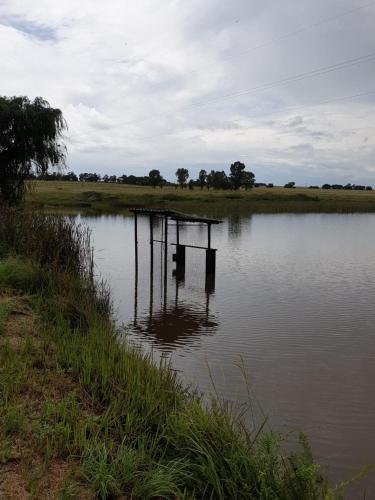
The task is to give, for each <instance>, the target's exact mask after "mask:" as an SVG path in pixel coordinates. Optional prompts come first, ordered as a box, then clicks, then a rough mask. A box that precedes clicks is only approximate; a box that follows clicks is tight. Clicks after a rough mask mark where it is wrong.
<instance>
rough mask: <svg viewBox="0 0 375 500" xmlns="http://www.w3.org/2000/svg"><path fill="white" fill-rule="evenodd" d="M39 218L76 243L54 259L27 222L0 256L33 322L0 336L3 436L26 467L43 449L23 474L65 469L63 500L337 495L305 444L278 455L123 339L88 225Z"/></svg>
mask: <svg viewBox="0 0 375 500" xmlns="http://www.w3.org/2000/svg"><path fill="white" fill-rule="evenodd" d="M14 216H15V215H14V214H12V217H14ZM27 217H32V215H28V216H27ZM36 217H37V219H38V221H42V222H41V223H42V224H44V223H45V224H46V226H47V230H46V231H47V233H48V235H49V236H48V237H51V234H52V235H53V234H54V235H55V236H56V235H59V236H60V237H62V236H64V235H65V236H64V237H65V238H73V239H74V241H72V242H70V243H69V245H68V248H70V249H71V254H64V253H61V252H60V251H59V250H58V254H59V257H58V261H59V266H56V265H55V264H56V261H55V260H54V258H52V257H51V256H48V255H44V252H45V251H49V248H50V246H49V245H47V244H45V245H44V244H42V245H36V246H34V245H33V244H31V243H30V239H29V238H31V236H28V235H24V236H23V235H22V234H20V231H21V229H20V227H22V228H23V229H22V231H27V230H28V229H27V227H28V226H25V225H22V223H20V226H18V229H17V231H16V232H15V234H16V235H17V238H16V240H17V242H18V243H17V251H16V252H15V251H14V250H15V248H13V247H12V246H11V245H10V244H9V241H10V239H8V240H7V241H8V245H7V246H6V247H5V248H4V247H3V255H8V257H6V258H4V259H3V260H2V261H0V291H1V290H5V289H8V290H9V289H10V288H13V289H14V290H15V291H16V292H17V293H18V294H19V293H20V291H22V293H27V294H28V295H29V299H28V300H29V301H30V304H31V305H32V312H31V313H30V314H32V315H33V317H34V321H33V322H31V324H33V325H34V326H33V329H32V331H30V332H28V333H27V332H26V333H25V332H23V333H22V334H21V335H19V336H18V337H19V338H17V339H16V340H17V341H15V339H13V343H12V342H10V341H7V342H5V343H0V391H1V405H2V408H7V412H1V414H0V415H1V416H0V438H1V437H2V436H3V438H4V439H5V441H4V442H5V443H7V442H8V441H6V438H7V437H8V436H9V435H11V436H12V437H13V438H15V437H17V438H18V439H19V440H20V441H22V442H23V443H24V445H23V447H22V446H21V451H22V450H23V451H22V453H21V456H22V457H23V458H22V459H21V460H24V464H23V467H24V469H22V470H25V467H26V469H27V467H29V469H31V466H30V465H28V466H27V465H25V464H31V463H32V462H31V459H30V456H35V455H36V456H37V457H38V460H39V467H40V470H41V471H44V472H43V473H41V474H40V475H39V476H40V477H39V476H38V477H39V479H35V478H31V479H30V478H29V483H30V484H33V485H34V486H33V488H34V489H35V491H37V489H38V484H41V481H44V483H45V482H46V476H47V477H54V476H53V471H54V470H55V469H56V470H59V471H61V470H65V475H63V477H62V478H61V477H60V483H59V482H58V481H55V483H56V484H60V487H59V493H58V495H57V493H56V497H60V498H74V495H76V497H77V498H79V495H80V493H79V492H81V491H85V494H86V497H88V498H94V497H97V498H102V499H105V498H134V499H138V498H139V499H148V498H150V499H151V498H171V499H194V498H196V499H206V498H207V499H219V500H221V499H223V500H224V499H245V498H246V499H263V500H271V499H272V500H273V499H281V500H284V499H285V500H287V499H288V500H301V499H307V500H310V499H311V500H318V499H329V498H338V495H336V494H335V492H334V491H333V490H331V489H329V487H328V486H327V484H326V482H325V481H323V479H322V477H321V473H320V469H319V466H318V465H317V464H316V463H315V462H314V460H313V458H312V456H311V453H310V452H309V450H308V447H307V445H306V443H305V442H304V441H303V442H302V443H301V446H300V448H299V450H296V452H295V453H293V454H285V453H284V452H283V451H282V448H283V439H282V437H281V436H280V435H276V434H273V433H265V432H262V433H254V434H253V433H251V432H243V431H241V427H240V425H239V422H238V420H237V419H236V417H235V416H234V414H232V412H231V411H230V408H229V407H228V406H226V405H221V404H219V403H217V402H215V401H213V402H212V404H211V405H210V407H209V408H206V407H205V406H204V405H203V403H202V401H201V400H200V398H199V396H198V395H197V394H196V393H195V392H194V391H191V390H188V389H186V388H184V387H183V386H182V385H181V384H180V382H179V380H178V379H177V378H176V374H175V372H174V371H172V370H171V369H170V366H169V365H168V363H166V362H165V361H163V362H161V364H160V365H156V364H155V363H154V362H153V360H152V358H151V357H150V356H148V355H145V354H143V353H142V352H141V351H140V350H138V349H136V348H134V347H132V346H130V345H128V344H126V343H119V341H118V334H119V332H118V331H117V330H116V328H115V327H114V325H113V323H112V321H111V318H110V314H109V311H110V310H109V307H108V304H109V301H108V293H107V291H106V290H105V288H103V287H102V288H101V287H98V286H96V285H95V284H94V283H93V282H92V280H91V278H90V276H91V275H90V266H91V261H90V253H89V252H87V251H86V250H82V249H80V238H81V237H82V241H83V245H84V248H86V246H85V245H86V242H87V239H86V233H85V232H83V233H80V230H77V229H76V228H74V227H73V225H72V222H71V221H70V222H69V221H68V222H65V223H63V224H60V226H59V229H58V230H52V229H51V227H50V224H51V223H52V220H53V219H49V218H48V217H46V218H45V219H43V218H39V217H40V216H39V215H37V216H36ZM43 221H44V222H43ZM0 225H1V221H0ZM31 227H34V225H33V224H32V225H31ZM1 231H3V232H7V234H8V235H9V234H11V230H9V229H8V230H7V231H5V230H4V228H1V227H0V233H1ZM61 232H62V233H63V234H61ZM41 233H42V230H41V229H40V234H41ZM55 236H54V237H55ZM56 246H57V247H58V244H56ZM12 250H13V251H12ZM14 254H17V257H15V256H14ZM41 277H43V279H41ZM33 280H36V281H37V282H38V286H33ZM38 280H39V281H38ZM8 293H11V292H9V291H8ZM15 297H17V295H15ZM17 300H19V299H17ZM73 305H74V307H73ZM4 318H5V319H4V320H3V325H4V327H3V328H4V329H5V331H6V330H7V321H8V320H9V317H8V320H7V319H6V315H4ZM20 331H22V330H20ZM5 337H6V335H5ZM0 338H1V337H0ZM25 395H27V398H25ZM26 401H27V403H26ZM18 410H20V412H21V411H23V412H24V418H23V419H21V420H18V419H17V411H18ZM12 453H14V450H12V449H9V447H4V449H3V450H0V457H3V460H5V462H7V461H9V460H10V457H11V456H12ZM0 473H1V470H0ZM60 475H61V473H60ZM38 481H39V482H38ZM25 487H26V486H25ZM77 491H78V493H76V492H77ZM1 493H2V491H1V486H0V496H1ZM69 495H70V496H69ZM335 495H336V496H335ZM3 496H4V495H3ZM86 497H85V498H86Z"/></svg>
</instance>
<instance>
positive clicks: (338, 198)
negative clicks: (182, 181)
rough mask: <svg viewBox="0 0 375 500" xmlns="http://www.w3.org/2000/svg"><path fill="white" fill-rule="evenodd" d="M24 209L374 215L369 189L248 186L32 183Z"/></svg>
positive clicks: (373, 194)
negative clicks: (246, 188) (191, 187)
mask: <svg viewBox="0 0 375 500" xmlns="http://www.w3.org/2000/svg"><path fill="white" fill-rule="evenodd" d="M30 185H31V191H30V193H29V194H28V195H27V203H28V204H29V205H32V206H35V207H38V208H45V209H52V210H55V209H63V210H72V211H76V210H78V211H88V212H105V213H120V212H124V211H126V210H127V209H128V208H130V207H140V206H144V207H151V208H152V207H154V208H155V207H163V208H170V209H174V210H180V211H186V212H194V213H205V214H211V215H217V216H223V215H225V214H227V213H232V212H237V211H241V212H247V213H251V212H254V213H272V212H275V213H277V212H291V213H293V212H297V213H298V212H299V213H302V212H344V213H345V212H347V213H350V212H374V211H375V191H345V190H323V189H307V188H295V189H285V188H281V187H274V188H254V189H253V190H251V191H243V190H241V191H221V190H209V191H208V190H206V189H204V190H201V189H194V190H189V189H187V188H186V189H184V190H181V189H175V188H174V187H165V188H163V189H160V188H152V187H148V186H147V187H141V186H130V185H125V184H105V183H83V182H54V181H34V182H31V183H30Z"/></svg>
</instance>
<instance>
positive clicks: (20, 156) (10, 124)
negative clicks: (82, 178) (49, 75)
mask: <svg viewBox="0 0 375 500" xmlns="http://www.w3.org/2000/svg"><path fill="white" fill-rule="evenodd" d="M65 128H66V124H65V120H64V118H63V115H62V112H61V111H60V109H55V108H51V106H50V105H49V103H48V102H47V101H45V100H44V99H42V98H41V97H37V98H35V99H34V101H30V100H29V99H28V98H27V97H0V200H2V201H4V202H6V203H8V204H16V203H18V202H20V200H21V199H22V196H23V194H24V192H25V186H26V184H25V181H26V179H27V178H28V176H29V175H30V173H31V172H32V171H33V170H34V171H35V172H36V173H38V174H43V173H45V172H47V170H48V168H49V167H50V166H58V165H64V160H65V147H64V146H63V145H62V144H61V143H60V139H61V136H62V132H63V130H64V129H65Z"/></svg>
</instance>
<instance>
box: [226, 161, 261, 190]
mask: <svg viewBox="0 0 375 500" xmlns="http://www.w3.org/2000/svg"><path fill="white" fill-rule="evenodd" d="M245 168H246V167H245V164H244V163H241V162H240V161H235V162H234V163H232V165H231V166H230V174H229V179H230V182H231V184H232V187H233V189H239V188H240V187H241V186H244V187H245V189H246V190H248V189H251V188H252V187H253V186H254V183H255V175H254V174H253V172H250V171H247V170H245Z"/></svg>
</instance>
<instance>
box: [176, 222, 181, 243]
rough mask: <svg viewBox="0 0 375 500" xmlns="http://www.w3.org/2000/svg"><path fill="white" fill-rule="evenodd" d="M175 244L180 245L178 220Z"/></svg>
mask: <svg viewBox="0 0 375 500" xmlns="http://www.w3.org/2000/svg"><path fill="white" fill-rule="evenodd" d="M176 243H177V245H179V244H180V226H179V223H178V220H176Z"/></svg>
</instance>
